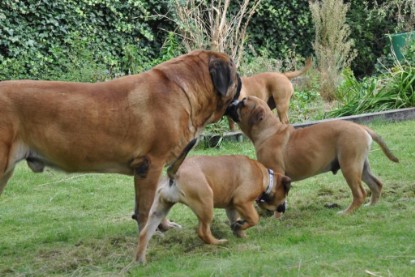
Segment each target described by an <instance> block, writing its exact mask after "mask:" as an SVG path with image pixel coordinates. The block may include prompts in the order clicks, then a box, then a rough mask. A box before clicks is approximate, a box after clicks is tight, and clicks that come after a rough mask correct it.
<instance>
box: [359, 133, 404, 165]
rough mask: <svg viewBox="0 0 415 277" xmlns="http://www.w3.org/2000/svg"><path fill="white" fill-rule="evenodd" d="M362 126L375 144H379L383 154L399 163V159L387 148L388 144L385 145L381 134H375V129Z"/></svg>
mask: <svg viewBox="0 0 415 277" xmlns="http://www.w3.org/2000/svg"><path fill="white" fill-rule="evenodd" d="M363 128H364V129H365V130H366V132H368V134H369V135H370V136H371V137H372V139H373V140H374V141H376V143H377V144H379V146H380V148H381V149H382V151H383V153H384V154H385V156H386V157H388V159H389V160H391V161H393V162H395V163H399V159H398V158H397V157H395V155H393V154H392V151H391V150H390V149H389V148H388V146H387V145H386V143H385V141H384V140H383V138H382V137H381V136H379V135H378V134H376V133H375V131H373V130H372V129H370V128H369V127H366V126H363Z"/></svg>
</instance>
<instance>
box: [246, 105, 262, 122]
mask: <svg viewBox="0 0 415 277" xmlns="http://www.w3.org/2000/svg"><path fill="white" fill-rule="evenodd" d="M264 117H265V111H264V109H263V108H261V107H258V108H256V109H255V110H254V111H253V112H252V114H251V117H250V118H249V121H248V123H249V125H254V124H256V123H258V122H259V121H261V120H263V119H264Z"/></svg>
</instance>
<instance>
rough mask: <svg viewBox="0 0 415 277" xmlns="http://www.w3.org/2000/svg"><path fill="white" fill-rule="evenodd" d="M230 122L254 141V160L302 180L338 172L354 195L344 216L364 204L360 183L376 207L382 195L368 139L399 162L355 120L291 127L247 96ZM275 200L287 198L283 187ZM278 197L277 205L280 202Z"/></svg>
mask: <svg viewBox="0 0 415 277" xmlns="http://www.w3.org/2000/svg"><path fill="white" fill-rule="evenodd" d="M230 114H231V116H232V118H233V119H234V120H235V122H238V124H239V127H240V128H241V130H242V131H243V132H244V133H245V134H246V135H247V136H248V137H249V138H250V140H251V141H252V142H253V143H254V146H255V151H256V156H257V159H258V161H259V162H261V163H262V164H263V165H264V166H266V167H268V168H271V169H273V170H274V171H275V172H276V173H280V174H283V175H286V176H288V177H290V178H291V179H292V180H293V181H298V180H302V179H305V178H308V177H311V176H314V175H317V174H320V173H324V172H329V171H332V172H333V174H336V172H337V171H338V170H339V169H341V171H342V173H343V176H344V178H345V179H346V182H347V184H348V185H349V187H350V189H351V191H352V194H353V202H352V203H351V205H350V206H349V207H348V208H347V209H346V210H344V211H343V212H342V213H344V214H349V213H352V212H353V211H354V210H356V209H357V208H359V207H360V206H361V205H362V203H363V202H364V201H365V197H366V192H365V190H364V188H363V186H362V180H363V182H365V183H366V184H367V185H368V187H369V188H370V190H371V193H372V196H371V201H370V204H372V205H373V204H375V203H376V202H377V201H378V200H379V198H380V194H381V191H382V186H383V184H382V182H381V181H380V180H379V179H378V178H377V177H375V176H374V175H373V174H372V173H371V170H370V166H369V160H368V154H369V150H370V145H371V143H372V140H374V141H375V142H376V143H378V144H379V146H380V148H381V149H382V151H383V153H384V154H385V155H386V157H388V159H390V160H391V161H393V162H399V160H398V158H396V157H395V156H394V155H393V154H392V152H391V151H390V150H389V148H388V147H387V146H386V144H385V142H384V141H383V139H382V138H381V137H380V136H379V135H378V134H376V133H375V132H374V131H373V130H371V129H370V128H368V127H366V126H362V125H359V124H356V123H353V122H349V121H344V120H333V121H327V122H324V123H319V124H315V125H312V126H309V127H305V128H300V129H294V127H293V126H291V125H288V124H283V123H281V122H280V121H279V120H278V119H277V118H276V117H275V116H273V114H272V112H271V110H270V108H269V107H268V105H267V103H266V102H264V101H262V100H261V99H259V98H257V97H253V96H248V97H246V98H244V99H243V100H242V101H240V102H239V103H238V104H237V105H236V106H233V108H232V110H231V111H230ZM278 190H281V191H282V192H279V193H276V194H275V195H277V196H278V197H280V196H283V197H285V195H286V193H284V190H285V189H284V187H280V188H277V191H278ZM283 201H284V199H283V198H280V199H279V201H278V202H283Z"/></svg>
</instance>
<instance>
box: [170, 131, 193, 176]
mask: <svg viewBox="0 0 415 277" xmlns="http://www.w3.org/2000/svg"><path fill="white" fill-rule="evenodd" d="M196 142H197V139H196V138H194V139H192V140H191V141H190V142H189V143H188V144H187V145H186V147H185V148H184V149H183V151H182V153H180V155H179V156H178V157H177V158H176V160H175V161H174V162H173V163H172V164H171V165H170V166H169V167H168V168H167V176H169V178H170V180H173V179H174V177H175V175H176V172H177V170H179V167H180V165H181V164H182V163H183V161H184V159H185V158H186V156H187V154H188V153H189V152H190V150H192V148H193V146H195V144H196Z"/></svg>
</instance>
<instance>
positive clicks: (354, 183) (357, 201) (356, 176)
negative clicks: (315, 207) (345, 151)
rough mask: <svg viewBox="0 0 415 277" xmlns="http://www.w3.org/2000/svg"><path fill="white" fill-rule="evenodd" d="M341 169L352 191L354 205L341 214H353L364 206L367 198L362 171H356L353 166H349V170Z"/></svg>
mask: <svg viewBox="0 0 415 277" xmlns="http://www.w3.org/2000/svg"><path fill="white" fill-rule="evenodd" d="M340 167H341V166H340ZM341 169H342V173H343V176H344V178H345V179H346V182H347V184H348V185H349V187H350V189H351V190H352V195H353V201H352V204H350V206H349V207H348V208H347V209H346V210H344V211H341V212H339V213H340V214H351V213H352V212H354V211H355V210H356V209H357V208H359V207H360V206H361V205H362V204H363V202H364V201H365V198H366V192H365V190H364V189H363V186H362V181H361V173H360V171H358V170H356V169H355V167H354V166H353V165H351V166H348V167H347V168H343V167H341Z"/></svg>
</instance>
